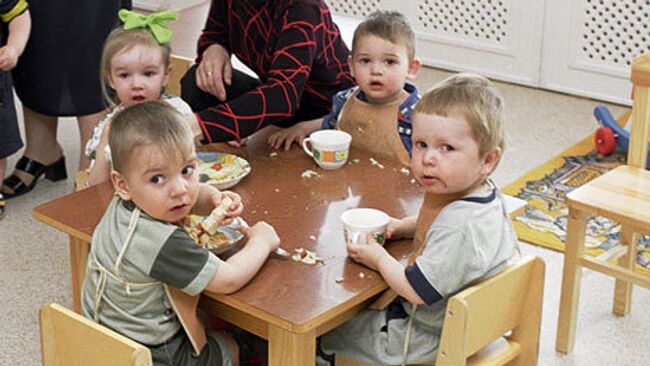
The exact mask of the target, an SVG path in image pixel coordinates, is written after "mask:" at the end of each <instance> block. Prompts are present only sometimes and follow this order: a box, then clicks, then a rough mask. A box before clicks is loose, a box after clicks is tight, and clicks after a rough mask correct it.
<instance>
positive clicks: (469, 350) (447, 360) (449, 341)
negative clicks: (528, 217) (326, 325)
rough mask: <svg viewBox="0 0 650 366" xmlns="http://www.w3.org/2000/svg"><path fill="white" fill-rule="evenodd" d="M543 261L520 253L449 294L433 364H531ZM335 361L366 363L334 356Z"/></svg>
mask: <svg viewBox="0 0 650 366" xmlns="http://www.w3.org/2000/svg"><path fill="white" fill-rule="evenodd" d="M544 270H545V264H544V261H543V260H542V259H541V258H539V257H532V256H529V257H525V258H522V259H521V260H519V261H518V262H517V263H515V264H514V265H512V266H510V267H508V268H506V269H505V270H504V271H503V272H501V273H499V274H497V275H495V276H493V277H490V278H488V279H487V280H484V281H482V282H480V283H478V284H476V285H474V286H471V287H469V288H467V289H465V290H463V291H461V292H459V293H458V294H456V295H454V296H452V297H451V298H449V301H448V302H447V309H446V312H445V321H444V325H443V328H442V335H441V338H440V346H439V348H438V356H437V358H436V366H464V365H474V366H478V365H481V366H488V365H490V366H491V365H521V366H524V365H525V366H535V365H537V354H538V350H539V331H540V324H541V318H542V299H543V292H544ZM335 363H336V365H337V366H370V365H368V364H366V363H363V362H359V361H355V360H352V359H349V358H347V357H344V356H341V355H339V354H337V355H336V362H335Z"/></svg>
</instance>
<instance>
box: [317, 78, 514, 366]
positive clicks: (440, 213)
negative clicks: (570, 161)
mask: <svg viewBox="0 0 650 366" xmlns="http://www.w3.org/2000/svg"><path fill="white" fill-rule="evenodd" d="M501 113H502V100H501V98H500V97H499V96H498V94H497V93H496V91H495V90H494V88H493V86H492V85H491V84H490V82H489V81H488V80H487V79H485V78H483V77H480V76H477V75H469V74H458V75H454V76H451V77H450V78H448V79H446V80H444V81H443V82H441V83H440V84H438V85H436V86H435V87H434V88H433V89H431V90H430V91H428V92H427V93H426V94H424V95H423V96H422V99H421V100H420V101H419V102H418V104H417V105H416V107H415V110H414V115H413V153H412V159H411V170H412V172H413V175H414V176H415V179H417V180H418V182H419V183H420V184H421V185H422V186H423V187H424V189H425V199H424V203H423V205H422V207H421V209H420V212H419V214H418V216H412V217H406V218H403V219H391V223H390V225H389V229H388V237H389V238H398V237H414V248H416V249H415V252H414V253H413V254H412V256H411V258H410V260H409V264H408V265H407V266H406V268H405V267H404V265H403V264H401V263H400V262H398V261H397V260H396V259H395V258H393V257H392V256H391V255H390V254H388V252H387V251H386V250H385V249H384V248H383V247H382V246H380V245H379V244H370V245H356V244H353V243H348V245H347V249H348V255H349V256H350V257H351V258H352V259H354V260H355V261H357V262H360V263H362V264H364V265H366V266H368V267H370V268H372V269H375V270H377V271H378V272H379V273H380V274H381V276H382V277H383V278H384V280H385V281H386V282H387V283H388V285H389V286H390V289H391V290H393V291H394V292H395V293H397V295H399V296H400V297H398V298H397V299H395V300H394V301H393V302H391V303H390V304H389V305H388V306H387V307H386V308H384V309H382V310H379V311H377V310H366V311H363V312H361V313H360V314H358V315H357V316H356V317H355V318H353V319H352V320H350V321H349V322H347V323H345V324H343V325H342V326H341V327H339V328H336V329H334V330H332V331H331V332H329V333H327V334H325V335H324V336H323V337H322V338H321V342H320V349H319V352H320V353H321V356H322V357H323V358H325V359H328V358H330V357H331V356H332V353H336V352H340V353H342V354H344V355H346V356H347V357H351V358H354V359H357V360H359V361H363V362H369V363H373V364H382V365H386V364H387V365H396V364H403V363H406V364H427V365H432V364H433V363H434V362H435V358H436V354H437V350H438V343H439V340H440V333H441V330H442V325H443V321H444V311H445V307H446V304H447V299H448V298H449V297H450V296H452V295H454V294H455V293H457V292H459V291H460V290H462V289H463V288H465V287H467V286H469V285H471V284H473V283H476V282H478V281H480V280H482V279H483V278H485V277H487V276H490V275H492V274H494V273H496V272H498V271H500V270H501V269H503V268H504V266H505V265H506V264H507V263H508V260H509V259H510V258H511V257H512V256H513V255H514V254H515V248H516V240H517V239H516V236H515V234H514V231H513V228H512V224H511V223H510V220H509V217H508V215H507V212H506V209H505V204H504V201H503V199H502V197H501V195H500V193H499V191H498V190H497V188H496V187H495V186H494V184H493V183H492V182H491V181H490V180H489V179H488V176H489V174H490V173H492V171H493V170H494V169H495V168H496V166H497V164H498V162H499V159H500V158H501V153H502V150H503V147H504V143H503V127H502V125H501V119H502V116H501ZM416 305H417V306H416Z"/></svg>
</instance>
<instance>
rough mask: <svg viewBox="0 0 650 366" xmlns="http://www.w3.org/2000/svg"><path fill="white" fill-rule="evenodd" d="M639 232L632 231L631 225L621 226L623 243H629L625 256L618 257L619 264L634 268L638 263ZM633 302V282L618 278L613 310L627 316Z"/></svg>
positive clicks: (617, 313)
mask: <svg viewBox="0 0 650 366" xmlns="http://www.w3.org/2000/svg"><path fill="white" fill-rule="evenodd" d="M638 239H639V234H637V233H634V232H632V229H631V228H630V227H629V226H626V225H623V226H622V227H621V245H627V251H626V253H625V255H624V256H622V257H620V258H619V259H618V265H619V266H621V267H625V268H628V269H630V270H633V269H634V266H635V265H636V251H637V245H638ZM631 302H632V283H630V282H627V281H623V280H621V279H618V278H617V279H616V285H615V286H614V304H613V307H612V312H613V313H614V314H616V315H619V316H625V315H627V314H629V313H630V304H631Z"/></svg>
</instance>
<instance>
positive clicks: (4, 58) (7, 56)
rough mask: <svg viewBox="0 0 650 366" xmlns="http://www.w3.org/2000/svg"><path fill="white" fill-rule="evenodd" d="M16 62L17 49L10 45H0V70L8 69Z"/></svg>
mask: <svg viewBox="0 0 650 366" xmlns="http://www.w3.org/2000/svg"><path fill="white" fill-rule="evenodd" d="M17 63H18V50H16V49H15V48H14V47H12V46H8V45H7V46H4V47H0V70H4V71H9V70H11V69H13V68H14V67H15V66H16V64H17Z"/></svg>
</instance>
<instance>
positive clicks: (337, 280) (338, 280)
mask: <svg viewBox="0 0 650 366" xmlns="http://www.w3.org/2000/svg"><path fill="white" fill-rule="evenodd" d="M334 281H336V283H341V282H343V281H345V277H339V278H337V279H335V280H334Z"/></svg>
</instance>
